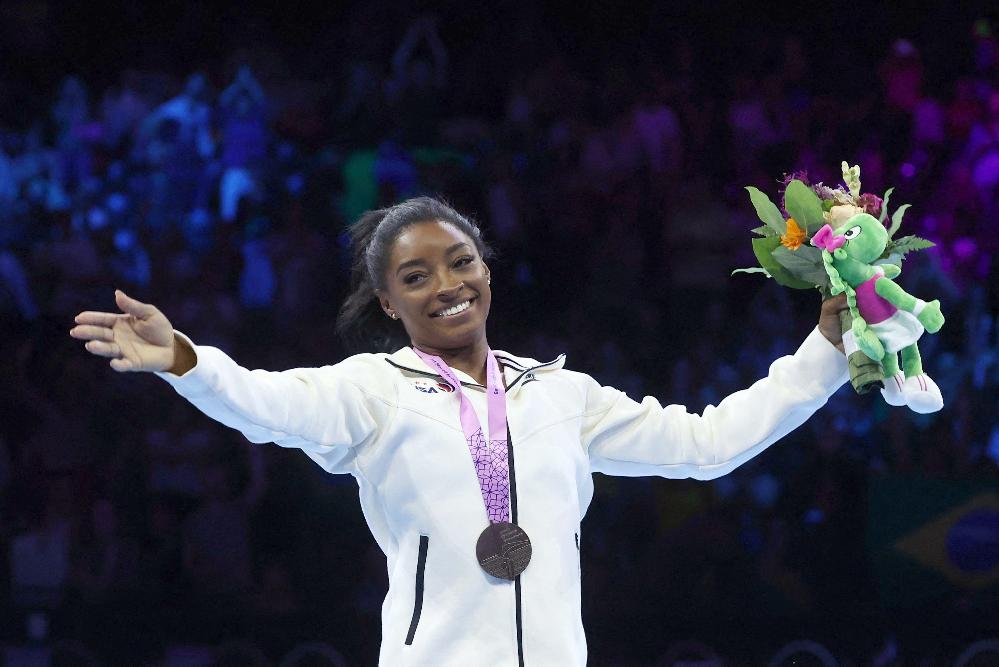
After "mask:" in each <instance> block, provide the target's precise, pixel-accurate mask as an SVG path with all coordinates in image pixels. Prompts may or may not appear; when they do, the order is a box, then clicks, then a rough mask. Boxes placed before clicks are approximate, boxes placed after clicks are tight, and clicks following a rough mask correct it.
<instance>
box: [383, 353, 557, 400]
mask: <svg viewBox="0 0 999 667" xmlns="http://www.w3.org/2000/svg"><path fill="white" fill-rule="evenodd" d="M493 354H495V355H496V361H497V362H499V365H500V368H501V369H502V371H503V381H504V382H505V384H506V389H507V390H508V391H509V390H510V389H512V388H513V387H516V386H518V385H521V384H523V381H524V380H525V379H526V378H529V377H531V376H533V374H534V373H540V372H542V371H549V370H557V369H559V368H562V366H563V365H564V364H565V355H564V354H560V355H558V356H557V357H555V358H554V359H553V360H551V361H548V362H540V361H538V360H537V359H531V358H530V357H518V356H516V355H513V354H510V353H509V352H504V351H503V350H493ZM385 361H387V362H388V363H389V364H391V365H392V366H395V367H396V368H398V369H399V370H402V371H408V372H410V373H416V374H418V375H426V376H428V377H434V378H437V379H438V380H444V378H442V377H441V376H440V375H439V374H438V373H437V372H435V369H434V368H433V367H432V366H430V365H429V364H427V363H426V362H425V361H423V359H421V358H420V357H419V355H417V354H416V352H414V351H413V348H412V347H410V346H408V345H407V346H406V347H403V348H400V349H398V350H396V351H395V352H393V353H392V354H390V355H388V356H386V357H385ZM453 370H454V374H455V375H456V376H457V377H458V380H460V381H461V385H462V386H463V387H477V388H479V389H485V387H484V386H482V385H481V384H479V383H478V382H476V381H475V380H473V379H472V377H471V376H469V375H467V374H466V373H463V372H462V371H460V370H458V369H457V368H455V369H453Z"/></svg>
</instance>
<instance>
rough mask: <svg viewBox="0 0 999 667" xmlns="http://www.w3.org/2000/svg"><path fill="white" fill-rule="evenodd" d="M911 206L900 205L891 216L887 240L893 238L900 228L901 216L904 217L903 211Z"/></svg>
mask: <svg viewBox="0 0 999 667" xmlns="http://www.w3.org/2000/svg"><path fill="white" fill-rule="evenodd" d="M910 206H912V204H902V205H901V206H899V207H898V210H897V211H895V213H893V214H892V216H891V227H890V228H889V229H888V238H891V237H893V236H895V232H897V231H898V228H899V227H901V226H902V216H903V215H905V210H906V209H907V208H909V207H910Z"/></svg>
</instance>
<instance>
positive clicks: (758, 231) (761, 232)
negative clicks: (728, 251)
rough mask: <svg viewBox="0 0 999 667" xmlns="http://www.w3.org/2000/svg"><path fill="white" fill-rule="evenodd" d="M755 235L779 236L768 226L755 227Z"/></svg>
mask: <svg viewBox="0 0 999 667" xmlns="http://www.w3.org/2000/svg"><path fill="white" fill-rule="evenodd" d="M753 233H754V234H759V235H760V236H777V232H775V231H774V230H772V229H770V228H769V227H767V226H766V225H763V226H762V227H754V228H753Z"/></svg>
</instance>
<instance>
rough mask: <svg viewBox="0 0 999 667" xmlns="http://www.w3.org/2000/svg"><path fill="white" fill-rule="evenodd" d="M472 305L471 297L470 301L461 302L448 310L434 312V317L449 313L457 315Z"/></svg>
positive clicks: (445, 315)
mask: <svg viewBox="0 0 999 667" xmlns="http://www.w3.org/2000/svg"><path fill="white" fill-rule="evenodd" d="M471 305H472V300H471V299H469V300H468V301H464V302H462V303H459V304H458V305H457V306H451V307H450V308H447V309H446V310H440V311H437V312H436V313H434V317H447V316H448V315H457V314H458V313H460V312H461V311H463V310H467V309H468V308H469V306H471Z"/></svg>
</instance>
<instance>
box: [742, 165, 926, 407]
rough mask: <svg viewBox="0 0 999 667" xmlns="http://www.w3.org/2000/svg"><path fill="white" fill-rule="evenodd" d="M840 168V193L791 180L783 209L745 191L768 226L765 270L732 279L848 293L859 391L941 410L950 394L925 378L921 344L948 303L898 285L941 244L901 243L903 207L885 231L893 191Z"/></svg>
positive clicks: (847, 335)
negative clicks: (881, 191)
mask: <svg viewBox="0 0 999 667" xmlns="http://www.w3.org/2000/svg"><path fill="white" fill-rule="evenodd" d="M842 166H843V183H844V184H843V185H841V186H839V187H836V188H831V187H828V186H826V185H823V184H822V183H817V184H815V185H809V183H808V178H807V175H806V174H804V173H796V174H792V175H790V176H787V177H785V179H784V185H785V188H784V192H783V198H782V200H781V207H780V208H778V207H777V205H776V204H774V203H773V202H771V201H770V199H769V198H768V197H767V196H766V195H765V194H763V193H762V192H760V191H759V190H758V189H756V188H753V187H749V188H746V189H747V190H748V191H749V196H750V199H751V201H752V203H753V206H754V207H755V208H756V213H757V215H758V216H759V218H760V220H761V221H762V222H763V223H764V225H763V226H762V227H758V228H756V229H754V230H753V232H755V233H756V234H757V235H758V236H759V237H760V238H755V239H753V252H754V254H755V255H756V258H757V259H758V260H759V262H760V266H759V267H754V268H750V269H737V270H736V271H734V272H733V273H737V272H744V273H763V274H765V275H766V276H767V277H768V278H773V279H774V280H776V281H777V282H778V283H780V284H781V285H784V286H786V287H793V288H798V289H807V288H817V289H818V290H819V291H820V292H821V293H822V295H823V297H828V296H831V295H835V294H842V293H843V292H845V293H846V297H847V304H848V305H849V310H848V311H844V313H843V314H842V316H841V321H842V326H843V347H844V349H845V351H846V354H847V357H848V361H849V367H850V380H851V383H852V384H853V387H854V389H856V390H857V392H858V393H861V394H863V393H867V392H868V391H870V390H871V389H873V388H874V387H880V388H881V394H882V396H884V399H885V401H886V402H888V403H889V404H890V405H907V406H909V408H910V409H911V410H913V411H915V412H919V413H927V412H936V411H937V410H939V409H940V408H942V407H943V397H942V396H941V394H940V389H939V388H938V387H937V385H936V383H935V382H934V381H933V380H932V379H931V378H930V376H929V375H927V374H926V373H925V372H923V365H922V360H921V359H920V356H919V347H918V344H917V341H918V340H919V338H920V336H922V335H923V333H924V332H927V331H928V332H929V333H936V332H937V331H939V330H940V327H942V326H943V323H944V317H943V315H942V314H941V312H940V302H939V301H937V300H934V301H930V302H929V303H927V302H925V301H923V300H922V299H917V298H916V297H914V296H912V295H910V294H908V293H907V292H906V291H905V290H903V289H902V288H901V287H899V286H898V284H897V283H895V281H894V279H895V278H897V277H898V276H899V274H900V273H901V272H902V268H901V265H902V259H903V258H904V257H905V255H906V254H907V253H909V252H911V251H913V250H921V249H923V248H929V247H932V246H933V243H931V242H930V241H927V240H925V239H921V238H919V237H917V236H905V237H902V238H899V239H893V238H892V237H893V236H894V234H895V232H896V231H898V229H899V227H900V226H901V224H902V216H903V215H904V214H905V211H906V209H908V208H909V205H908V204H904V205H902V206H900V207H898V209H897V210H896V211H895V214H894V215H892V217H891V221H890V226H888V227H887V228H886V224H887V223H888V220H887V216H888V200H889V197H890V196H891V193H892V191H891V190H888V192H886V193H885V195H884V198H883V199H882V198H881V197H878V196H876V195H873V194H870V193H861V191H860V167H858V166H853V167H850V166H849V165H848V164H847V163H846V162H844V163H843V165H842ZM899 353H901V356H902V365H901V368H899V357H898V355H899Z"/></svg>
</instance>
